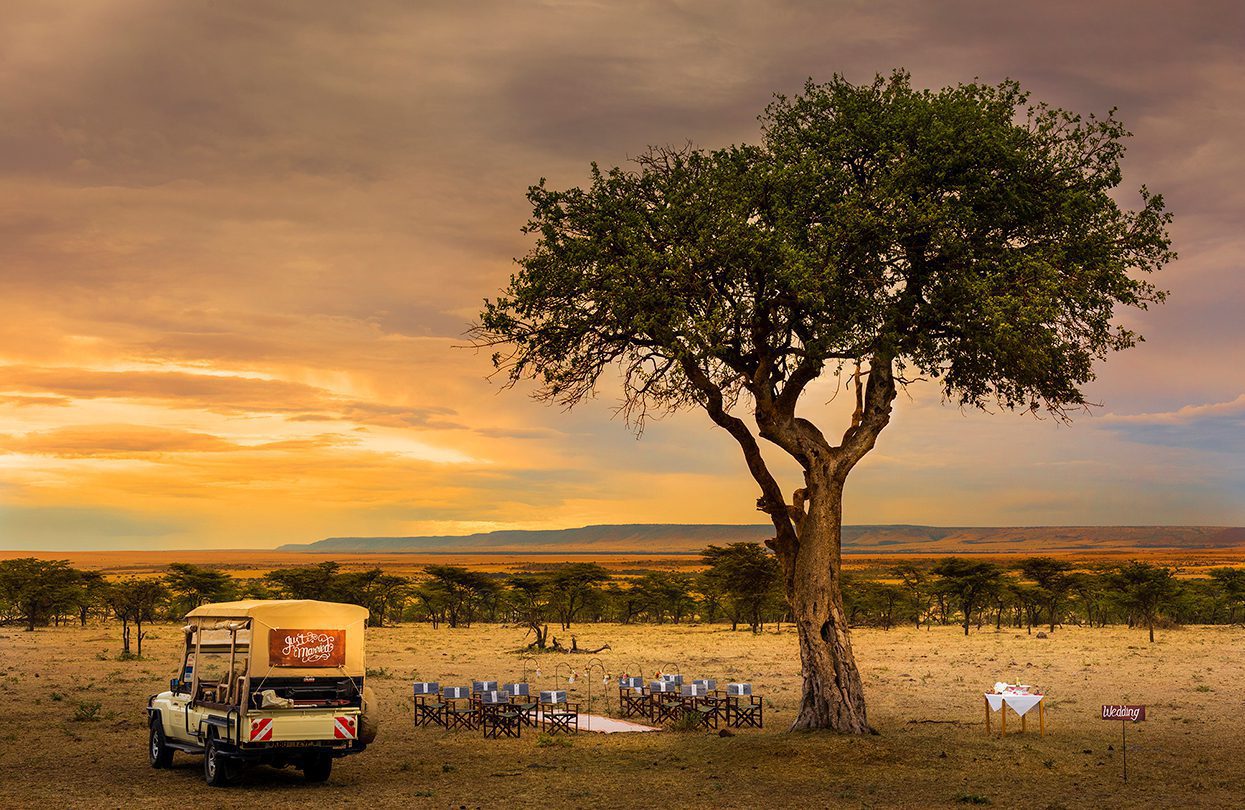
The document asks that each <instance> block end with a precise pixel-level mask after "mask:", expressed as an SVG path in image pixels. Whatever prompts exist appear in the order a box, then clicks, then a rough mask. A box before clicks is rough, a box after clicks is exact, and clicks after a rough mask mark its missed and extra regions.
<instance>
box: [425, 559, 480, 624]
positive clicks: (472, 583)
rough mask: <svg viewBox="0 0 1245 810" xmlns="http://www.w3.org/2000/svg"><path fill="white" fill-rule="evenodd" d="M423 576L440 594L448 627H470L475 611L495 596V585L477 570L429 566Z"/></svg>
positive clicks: (453, 566) (449, 566)
mask: <svg viewBox="0 0 1245 810" xmlns="http://www.w3.org/2000/svg"><path fill="white" fill-rule="evenodd" d="M424 573H425V574H427V575H428V577H429V580H430V582H431V583H432V584H433V585H434V586H435V587H436V588H438V589H440V591H441V592H442V593H443V594H444V598H445V615H446V621H447V622H448V623H449V626H450V627H458V626H459V625H470V624H471V622H472V620H473V619H474V618H475V616H476V613H477V611H478V610H479V608H480V607H482V606H483V605H484V604H485V603H486V602H487V601H488V600H490V599H492V598H494V597H495V596H496V592H497V583H495V582H494V581H493V580H492V579H490V578H489V577H488V576H487V575H485V574H481V573H480V572H478V571H470V570H468V569H466V568H462V567H460V566H456V565H429V566H425V568H424Z"/></svg>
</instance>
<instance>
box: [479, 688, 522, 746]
mask: <svg viewBox="0 0 1245 810" xmlns="http://www.w3.org/2000/svg"><path fill="white" fill-rule="evenodd" d="M479 701H480V727H481V728H482V729H483V730H484V736H485V737H487V738H492V739H496V738H498V737H518V736H519V734H520V733H521V732H522V730H523V718H522V717H521V716H520V714H519V712H518V711H517V710H516V709H515V708H514V704H512V703H511V702H510V693H509V692H506V691H504V690H493V691H490V692H481V693H480V695H479Z"/></svg>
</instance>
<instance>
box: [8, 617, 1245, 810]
mask: <svg viewBox="0 0 1245 810" xmlns="http://www.w3.org/2000/svg"><path fill="white" fill-rule="evenodd" d="M370 632H371V635H370V638H369V661H368V665H369V667H370V668H371V669H372V670H373V678H372V683H373V685H374V686H375V687H376V689H377V691H378V693H379V695H380V697H381V698H382V700H383V722H384V725H383V726H382V730H381V736H380V739H379V740H378V741H377V743H376V744H375V745H374V746H373V747H372V748H370V749H369V750H368V751H366V752H365V753H363V754H362V755H359V756H356V757H351V758H349V759H347V760H344V761H341V762H339V763H338V765H337V768H336V769H335V771H334V776H333V778H332V780H331V781H330V782H329V783H328V784H327V785H323V786H314V787H313V786H306V785H304V784H302V782H301V779H300V778H299V776H298V774H297V773H296V772H293V771H273V770H270V769H257V770H255V771H252V772H250V773H249V774H248V775H247V776H246V777H245V778H244V779H243V781H242V782H241V784H239V785H238V786H235V787H233V788H230V789H228V790H226V791H216V790H212V789H209V788H207V787H206V786H205V785H204V784H203V781H202V778H201V772H200V769H199V762H198V759H197V758H192V757H187V756H183V755H181V754H179V755H178V757H177V765H176V767H175V769H174V770H173V771H171V772H168V771H153V770H151V769H150V768H148V767H147V763H146V752H145V741H146V733H145V728H144V721H143V712H142V708H143V705H144V701H145V698H146V696H147V694H148V693H150V692H154V691H156V690H158V689H159V688H160V687H161V684H163V683H166V682H167V678H168V676H169V675H170V674H171V673H172V671H173V670H174V669H175V667H176V657H177V653H176V645H177V644H178V643H179V641H180V637H179V634H178V633H177V632H176V631H175V630H174V629H172V628H171V627H169V626H159V627H157V628H156V629H155V631H154V635H153V636H152V637H151V638H149V639H148V642H147V644H146V646H145V651H146V652H147V658H146V659H145V660H141V661H118V660H116V651H117V648H118V642H117V638H116V636H117V633H116V628H115V627H113V626H112V625H96V626H91V627H88V628H86V629H77V628H62V629H43V630H39V631H37V632H35V633H24V632H21V631H20V630H17V629H14V628H4V629H0V661H2V662H3V663H2V664H0V706H2V707H3V716H4V718H5V722H4V724H3V727H2V728H0V783H2V787H0V790H2V793H3V797H4V798H3V804H4V805H5V806H14V807H47V806H49V805H54V806H58V807H70V806H73V807H79V806H107V807H114V806H120V805H126V806H164V807H167V806H204V807H213V806H231V805H247V806H262V807H297V806H305V805H309V804H315V805H321V806H337V805H346V804H351V805H354V804H357V805H360V806H428V807H460V806H468V807H477V806H482V807H491V806H499V805H509V806H540V807H583V806H589V805H591V806H601V807H637V806H641V807H643V806H654V805H657V806H663V807H683V806H699V807H724V806H730V807H780V806H787V807H806V806H846V807H858V806H868V807H878V806H886V807H889V806H898V807H929V806H935V807H937V806H943V807H955V806H961V805H962V804H967V803H970V802H973V801H978V800H983V801H989V802H991V803H992V804H993V805H994V806H1001V807H1012V806H1025V807H1036V808H1044V807H1101V806H1122V807H1129V806H1135V807H1153V806H1167V807H1176V806H1191V805H1200V806H1217V807H1232V806H1237V807H1239V806H1241V805H1242V804H1245V765H1243V764H1242V762H1241V757H1240V752H1241V751H1242V750H1243V749H1245V717H1243V716H1242V713H1241V712H1240V696H1239V689H1240V684H1241V683H1243V682H1245V659H1243V658H1242V656H1241V655H1240V653H1239V651H1240V649H1241V645H1242V642H1245V631H1242V630H1241V629H1240V628H1227V627H1207V628H1192V629H1186V630H1181V631H1171V632H1166V633H1163V634H1162V635H1161V637H1160V640H1159V642H1158V643H1156V644H1154V645H1149V644H1147V643H1146V641H1145V637H1144V635H1143V634H1142V633H1141V632H1130V631H1128V630H1125V629H1122V628H1109V629H1105V630H1097V629H1095V630H1082V629H1077V628H1068V629H1061V630H1059V631H1057V632H1056V633H1055V634H1054V636H1053V637H1052V638H1050V639H1047V640H1039V639H1037V638H1034V637H1029V636H1027V635H1025V634H1023V633H1016V632H1014V631H1004V632H1002V633H995V632H994V631H993V630H991V629H986V630H983V631H982V632H980V633H975V634H974V635H972V636H970V637H969V638H964V637H963V636H960V635H957V633H958V631H957V630H956V629H953V628H937V629H935V630H933V631H930V632H927V631H924V630H922V631H920V632H917V631H914V630H912V629H896V630H892V631H889V632H885V631H881V630H863V631H859V632H857V633H856V634H855V636H854V639H855V644H856V648H857V653H858V656H859V659H860V663H861V666H862V669H863V671H864V673H865V678H866V682H867V689H868V697H869V701H870V712H871V719H872V721H873V722H874V724H875V725H876V726H877V728H878V730H879V731H880V732H881V733H880V735H879V736H876V737H869V738H863V739H861V738H845V737H838V736H834V735H826V734H812V735H809V734H799V735H793V734H788V733H785V732H784V731H783V728H784V725H785V723H786V722H788V721H789V720H790V718H791V717H792V714H793V710H794V707H795V703H796V700H797V696H798V689H797V687H798V684H797V672H798V662H797V661H796V660H795V658H794V655H795V643H794V635H793V634H792V633H791V632H789V631H787V632H783V633H781V634H776V633H773V632H770V633H767V634H765V635H763V636H760V637H752V636H749V635H748V634H746V633H731V632H729V631H728V630H725V629H723V628H721V627H716V626H715V627H709V626H699V627H696V626H691V627H672V626H664V627H652V626H620V625H596V626H584V627H580V628H577V631H576V632H577V634H578V635H579V638H580V641H581V643H587V644H592V645H595V644H597V643H601V642H605V641H608V642H610V643H611V644H612V645H613V650H611V651H608V652H606V653H605V654H604V655H603V656H602V659H603V660H604V662H605V663H606V665H607V666H608V667H609V669H610V671H611V672H613V673H615V674H617V673H619V672H622V671H634V670H635V669H637V668H639V667H641V666H642V667H643V668H644V670H645V672H646V674H647V675H650V676H651V675H652V674H653V672H654V671H655V670H657V669H667V668H670V666H671V665H674V664H677V665H678V667H679V669H680V670H681V671H682V672H683V673H684V674H686V675H708V676H716V677H718V678H719V679H720V680H726V679H735V678H739V679H745V680H750V681H752V682H754V683H755V684H756V686H757V688H758V690H759V691H763V692H764V693H765V694H766V695H767V697H768V699H769V702H770V712H769V714H768V716H767V728H766V729H765V730H764V731H762V732H742V733H740V734H739V735H738V736H735V737H731V738H720V737H717V736H714V735H710V734H705V733H681V734H675V733H664V734H659V735H614V736H610V737H604V736H590V735H586V734H581V735H580V736H579V737H577V738H575V739H574V740H573V741H572V742H571V744H570V745H568V746H563V745H544V746H542V745H539V744H538V740H537V737H536V735H532V734H525V735H524V737H523V738H522V739H521V740H508V741H491V740H490V741H486V740H483V739H481V738H480V737H479V736H477V735H476V734H467V733H454V734H447V733H445V732H442V731H439V730H423V729H420V730H416V729H413V728H412V727H411V723H410V716H411V699H410V696H409V694H408V689H409V686H408V684H409V682H410V681H411V680H414V679H425V678H431V679H438V680H440V681H442V682H443V683H444V682H454V681H460V682H466V681H468V680H470V679H471V678H472V677H481V676H489V677H496V678H498V679H507V678H510V677H517V676H519V675H520V674H521V673H522V668H523V662H522V660H521V658H520V656H519V655H517V654H515V653H514V652H513V650H514V648H516V647H517V646H518V644H519V642H520V638H521V635H522V632H521V631H520V630H515V629H513V628H500V627H494V626H488V627H473V628H467V629H460V630H448V629H444V628H443V629H440V630H436V631H434V630H432V629H431V628H430V627H427V626H422V625H421V626H405V627H398V628H384V629H380V630H373V631H370ZM559 661H560V662H564V663H572V664H573V665H575V666H577V667H578V668H580V669H581V670H583V668H584V666H585V664H586V661H585V659H584V657H583V656H543V657H542V658H541V659H540V668H541V671H542V673H543V677H542V678H540V679H536V680H537V682H538V683H539V685H541V686H543V687H544V688H548V687H549V686H550V676H551V675H552V673H553V671H554V668H555V665H556V664H557V663H558V662H559ZM1000 678H1002V679H1007V680H1023V681H1025V682H1028V683H1033V684H1037V685H1040V686H1043V687H1045V689H1046V690H1047V692H1048V693H1049V695H1050V698H1049V700H1050V712H1049V714H1048V720H1049V728H1048V733H1047V736H1046V737H1044V738H1043V737H1039V736H1038V735H1037V733H1036V730H1035V729H1032V728H1031V730H1030V732H1029V733H1027V734H1024V735H1020V734H1015V735H1010V736H1008V737H1007V738H1005V739H998V738H987V737H986V736H985V734H984V731H983V728H982V724H983V709H982V706H981V697H980V695H981V691H982V689H983V688H984V687H986V686H987V685H989V684H991V683H993V682H994V681H995V680H997V679H1000ZM583 685H584V683H583V682H582V681H581V682H580V683H578V684H577V685H576V686H577V688H582V687H583ZM596 685H599V681H597V683H596V684H594V687H595V686H596ZM581 696H582V693H581ZM1102 702H1137V703H1145V704H1148V705H1149V707H1150V712H1151V714H1150V717H1151V719H1150V720H1149V721H1148V722H1146V723H1145V724H1143V725H1142V726H1141V727H1138V728H1136V729H1135V730H1134V731H1133V733H1131V734H1130V736H1129V743H1130V744H1129V755H1130V756H1129V759H1130V762H1129V765H1130V767H1129V771H1130V780H1129V784H1128V785H1127V786H1126V787H1125V786H1123V785H1121V783H1120V761H1119V751H1118V748H1119V732H1120V728H1119V725H1118V724H1115V723H1107V722H1103V721H1101V720H1098V719H1097V717H1096V715H1097V712H1098V706H1099V704H1100V703H1102ZM94 703H99V704H100V709H99V710H98V711H97V712H95V713H94V716H95V718H96V719H95V720H93V721H75V720H74V719H73V718H74V716H75V714H76V713H78V712H79V708H78V707H79V705H80V704H86V705H87V706H91V705H93V704H94ZM602 706H603V704H598V708H599V709H600V708H601V707H602ZM1016 725H1018V724H1016ZM1011 728H1014V725H1013V724H1009V730H1010V729H1011ZM1109 746H1114V750H1113V749H1112V748H1111V747H1109Z"/></svg>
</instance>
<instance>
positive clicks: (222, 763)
mask: <svg viewBox="0 0 1245 810" xmlns="http://www.w3.org/2000/svg"><path fill="white" fill-rule="evenodd" d="M203 779H204V781H206V782H207V783H208V784H209V785H211V786H212V787H224V786H225V785H228V784H229V783H230V782H231V781H232V779H233V763H232V762H230V761H229V757H227V756H225V755H224V754H222V753H221V750H220V742H219V741H218V740H217V739H216V738H215V737H213V738H211V739H209V740H208V741H207V746H206V747H205V748H204V749H203Z"/></svg>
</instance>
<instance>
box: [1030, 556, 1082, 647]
mask: <svg viewBox="0 0 1245 810" xmlns="http://www.w3.org/2000/svg"><path fill="white" fill-rule="evenodd" d="M1019 567H1020V572H1021V573H1022V574H1024V575H1025V576H1026V577H1028V578H1029V579H1031V580H1033V581H1034V582H1036V583H1037V585H1038V589H1039V591H1040V594H1041V598H1042V601H1043V602H1044V603H1045V607H1046V618H1047V619H1048V621H1049V623H1050V631H1051V632H1052V633H1053V632H1055V624H1056V623H1058V621H1059V611H1060V610H1061V609H1062V607H1063V603H1064V600H1065V599H1066V598H1067V596H1068V592H1069V591H1071V590H1072V585H1073V584H1074V583H1075V580H1074V579H1073V577H1072V575H1071V574H1070V573H1069V572H1070V571H1071V570H1072V563H1070V562H1068V561H1066V560H1056V559H1055V558H1054V557H1029V558H1027V559H1024V560H1021V561H1020V565H1019Z"/></svg>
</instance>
